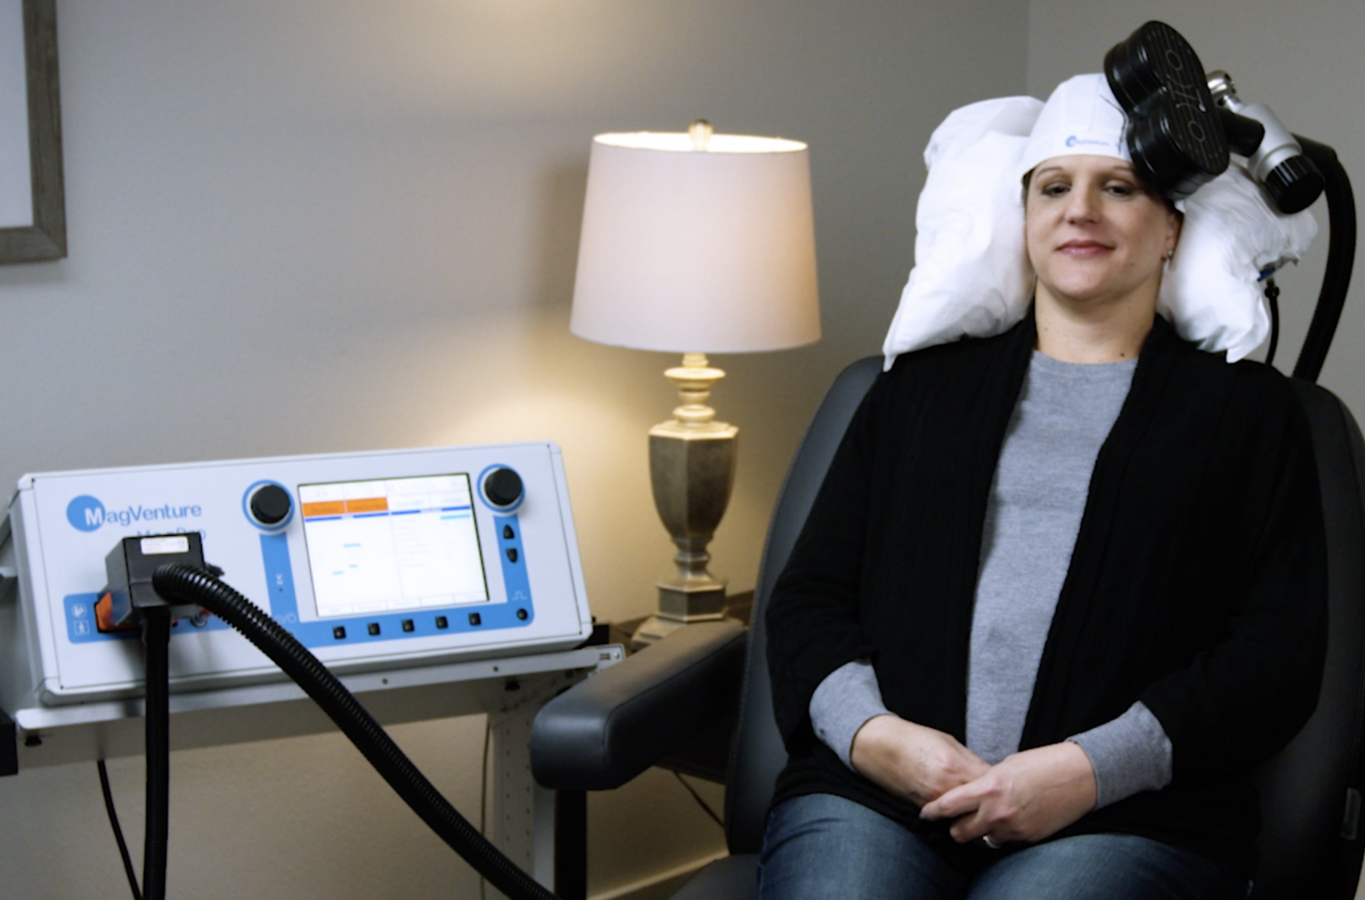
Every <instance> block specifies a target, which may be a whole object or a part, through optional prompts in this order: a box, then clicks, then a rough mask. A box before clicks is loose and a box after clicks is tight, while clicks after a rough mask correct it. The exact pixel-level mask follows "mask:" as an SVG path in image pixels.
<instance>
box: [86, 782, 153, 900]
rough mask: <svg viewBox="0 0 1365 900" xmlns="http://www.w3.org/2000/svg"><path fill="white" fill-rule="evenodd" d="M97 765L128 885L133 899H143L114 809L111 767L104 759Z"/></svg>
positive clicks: (107, 811)
mask: <svg viewBox="0 0 1365 900" xmlns="http://www.w3.org/2000/svg"><path fill="white" fill-rule="evenodd" d="M95 767H96V768H97V769H98V770H99V773H100V792H101V793H103V794H104V811H105V812H106V813H108V814H109V827H110V828H112V829H113V830H114V840H115V841H117V842H118V852H119V856H121V857H122V858H123V872H124V874H126V875H127V876H128V887H130V888H131V889H132V891H133V900H142V890H141V889H140V888H139V887H138V884H137V872H135V871H134V870H133V858H132V857H131V856H129V855H128V843H127V841H125V840H124V839H123V827H122V826H120V825H119V822H118V810H116V809H114V792H113V791H111V790H110V789H109V768H108V767H107V766H105V764H104V760H102V759H101V760H97V761H96V763H95Z"/></svg>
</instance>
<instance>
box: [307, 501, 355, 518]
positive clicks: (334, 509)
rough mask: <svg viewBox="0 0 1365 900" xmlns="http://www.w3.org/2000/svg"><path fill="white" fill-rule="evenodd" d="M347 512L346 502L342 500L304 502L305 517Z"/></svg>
mask: <svg viewBox="0 0 1365 900" xmlns="http://www.w3.org/2000/svg"><path fill="white" fill-rule="evenodd" d="M344 512H346V504H345V503H343V502H342V501H340V500H322V501H319V502H317V503H305V504H303V517H304V518H305V519H311V518H313V517H314V516H339V515H341V514H342V513H344Z"/></svg>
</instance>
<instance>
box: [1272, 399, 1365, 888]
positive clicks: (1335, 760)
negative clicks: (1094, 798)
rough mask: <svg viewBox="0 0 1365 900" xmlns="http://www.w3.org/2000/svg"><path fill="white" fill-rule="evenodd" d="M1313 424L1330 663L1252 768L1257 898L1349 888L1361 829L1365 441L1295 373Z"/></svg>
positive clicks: (1338, 408)
mask: <svg viewBox="0 0 1365 900" xmlns="http://www.w3.org/2000/svg"><path fill="white" fill-rule="evenodd" d="M1294 386H1295V388H1296V390H1297V391H1298V394H1299V400H1300V402H1301V403H1302V405H1303V410H1304V413H1305V414H1306V415H1307V416H1308V422H1309V425H1310V427H1311V428H1312V431H1313V451H1314V455H1315V456H1316V457H1317V463H1318V478H1319V479H1320V481H1321V486H1322V512H1323V518H1324V520H1325V522H1326V526H1327V594H1328V601H1327V602H1328V613H1327V621H1328V639H1327V666H1326V670H1325V673H1324V676H1323V684H1322V692H1321V694H1320V695H1319V697H1318V708H1317V710H1316V711H1315V712H1314V713H1313V717H1312V718H1311V719H1309V721H1308V724H1307V725H1305V726H1304V727H1303V730H1302V731H1300V732H1299V734H1298V736H1297V737H1295V738H1294V740H1293V741H1292V742H1290V744H1289V746H1287V747H1285V748H1284V749H1283V750H1281V751H1280V752H1279V753H1278V754H1276V755H1275V756H1274V757H1272V758H1271V759H1270V760H1268V761H1267V762H1266V763H1265V764H1264V765H1263V766H1262V767H1261V770H1260V772H1259V773H1258V778H1257V781H1258V783H1259V785H1260V788H1261V840H1260V845H1261V864H1260V867H1259V869H1258V871H1257V876H1256V889H1255V891H1254V892H1253V894H1252V897H1253V898H1256V900H1271V898H1276V900H1278V898H1291V897H1323V898H1343V900H1349V898H1352V897H1354V896H1355V893H1356V883H1357V881H1358V880H1359V878H1360V864H1361V857H1362V854H1365V835H1362V832H1361V828H1360V821H1359V818H1360V801H1361V792H1362V790H1365V745H1362V740H1361V731H1362V724H1365V714H1363V712H1362V711H1363V710H1365V684H1363V683H1362V675H1365V668H1362V659H1363V658H1365V491H1363V490H1362V488H1363V487H1365V485H1363V484H1362V475H1363V474H1365V443H1362V441H1361V436H1360V429H1359V428H1358V427H1357V426H1356V423H1355V420H1354V419H1353V418H1351V414H1350V412H1349V411H1348V410H1347V409H1346V407H1345V405H1343V404H1342V402H1341V401H1340V400H1338V399H1337V398H1336V397H1335V396H1333V395H1332V394H1331V393H1330V392H1329V391H1327V390H1326V389H1325V388H1322V387H1319V386H1318V385H1316V384H1312V383H1310V382H1306V381H1295V382H1294Z"/></svg>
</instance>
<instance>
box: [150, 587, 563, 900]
mask: <svg viewBox="0 0 1365 900" xmlns="http://www.w3.org/2000/svg"><path fill="white" fill-rule="evenodd" d="M152 587H153V588H154V589H155V590H156V592H157V593H158V594H160V595H161V596H162V597H164V598H166V599H168V600H172V601H181V602H186V603H192V604H196V605H198V606H202V607H204V608H205V609H207V610H208V611H209V612H211V613H213V614H214V615H216V616H218V617H219V618H221V619H223V620H224V621H226V622H227V623H228V624H229V625H231V626H232V627H233V628H235V629H237V630H238V631H239V632H241V633H242V635H244V636H245V637H246V639H247V640H249V641H251V643H252V644H254V645H255V646H256V647H257V649H259V650H260V651H261V652H263V653H264V654H265V655H266V656H268V657H270V659H271V661H272V662H274V663H275V665H277V666H279V667H280V669H281V670H282V671H283V672H284V673H285V674H286V675H288V676H289V677H290V678H292V679H293V680H294V681H295V682H297V683H298V685H299V687H301V688H303V690H304V692H305V693H307V694H308V696H310V697H312V698H313V700H314V702H316V703H317V705H318V706H319V707H320V708H321V709H322V711H323V712H325V713H326V714H327V715H328V716H329V717H330V718H331V720H332V721H333V722H335V723H336V724H337V727H338V728H340V729H341V731H342V733H344V734H345V735H346V736H347V737H348V738H350V739H351V743H352V744H354V745H355V747H356V749H357V750H359V751H360V752H361V754H363V755H364V757H365V758H366V759H368V760H369V761H370V765H372V766H374V768H375V771H377V772H378V773H379V774H380V775H381V776H383V778H384V780H385V781H387V782H388V783H389V786H390V787H392V788H393V789H394V791H395V792H396V793H397V794H398V796H400V797H402V798H403V800H404V801H405V802H406V803H407V804H408V806H409V807H411V809H412V811H413V812H415V813H417V815H418V816H419V817H421V819H422V821H424V822H426V823H427V825H428V826H430V828H431V830H432V831H434V832H436V834H437V836H439V837H440V838H441V840H443V841H445V842H446V844H447V845H449V846H450V848H451V849H452V850H454V851H455V852H456V853H458V854H459V855H460V856H462V857H464V859H465V860H466V861H468V862H469V863H470V865H472V866H473V867H474V869H475V870H476V871H478V873H479V874H480V875H482V876H484V877H485V878H487V879H488V880H489V882H491V883H492V885H493V887H495V888H497V889H498V890H500V891H502V892H503V893H504V894H506V895H507V896H508V897H511V898H512V900H557V898H555V895H554V894H553V893H551V892H550V891H549V890H547V889H546V888H545V887H544V886H543V885H541V884H540V883H538V882H537V881H536V880H535V879H533V878H532V877H531V876H530V875H527V874H526V873H525V872H523V871H522V870H521V869H520V868H518V867H517V865H516V864H515V863H513V862H512V861H511V860H510V859H508V858H507V857H506V856H504V855H503V854H502V853H501V852H499V850H498V849H497V848H496V847H494V846H493V845H492V844H491V843H489V841H488V839H487V838H485V837H484V836H483V835H481V834H479V832H478V830H477V829H476V828H474V827H473V826H472V825H470V824H469V822H468V821H467V820H466V819H465V818H464V816H462V815H460V813H459V812H458V811H457V810H456V809H455V807H453V806H451V805H450V802H449V801H448V800H446V799H445V797H443V796H441V793H440V792H439V791H438V790H436V788H435V787H434V786H433V785H432V784H431V782H429V781H428V780H427V779H426V777H425V776H424V775H423V774H422V773H421V771H419V770H418V768H417V767H416V766H415V765H413V764H412V761H411V760H410V759H408V758H407V756H406V755H405V754H404V753H403V751H402V750H401V749H399V747H398V745H397V744H395V743H394V742H393V740H392V739H391V738H390V737H389V736H388V734H386V733H385V732H384V729H383V727H381V726H380V724H379V723H378V722H376V721H375V720H374V717H373V716H371V715H370V714H369V712H368V711H367V710H366V709H365V707H363V706H361V705H360V702H359V701H358V700H356V698H355V697H354V696H352V694H351V692H350V691H348V690H347V689H346V687H345V685H343V684H342V683H341V682H340V681H338V680H337V678H336V676H334V675H333V674H332V673H331V672H329V671H328V670H327V667H326V666H324V665H323V664H322V663H321V662H320V661H318V659H317V657H315V656H313V654H312V653H310V652H309V651H308V649H307V648H306V647H304V646H303V645H302V644H300V643H299V642H298V640H297V639H296V638H295V637H294V636H293V635H292V634H290V633H289V632H288V631H286V630H285V629H284V628H282V627H281V626H280V625H279V624H278V623H276V622H275V620H274V619H272V618H270V616H269V615H267V614H266V613H265V612H263V611H261V610H260V609H259V608H257V607H256V606H255V605H253V604H252V603H251V601H249V600H247V599H246V598H245V597H243V596H242V595H241V594H239V593H237V592H236V591H235V590H233V589H232V588H231V587H229V586H228V585H226V584H224V583H223V582H221V581H219V580H218V579H216V578H214V577H213V576H212V575H210V574H209V573H207V572H204V571H201V570H199V569H196V568H193V567H191V566H185V565H170V566H162V567H160V568H159V569H157V570H156V574H155V575H154V576H153V577H152Z"/></svg>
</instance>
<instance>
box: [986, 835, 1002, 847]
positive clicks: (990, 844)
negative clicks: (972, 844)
mask: <svg viewBox="0 0 1365 900" xmlns="http://www.w3.org/2000/svg"><path fill="white" fill-rule="evenodd" d="M981 843H983V844H985V845H986V846H987V847H990V848H991V849H992V850H999V849H1000V845H999V844H997V843H996V842H995V841H993V840H991V836H990V835H989V834H983V835H981Z"/></svg>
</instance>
